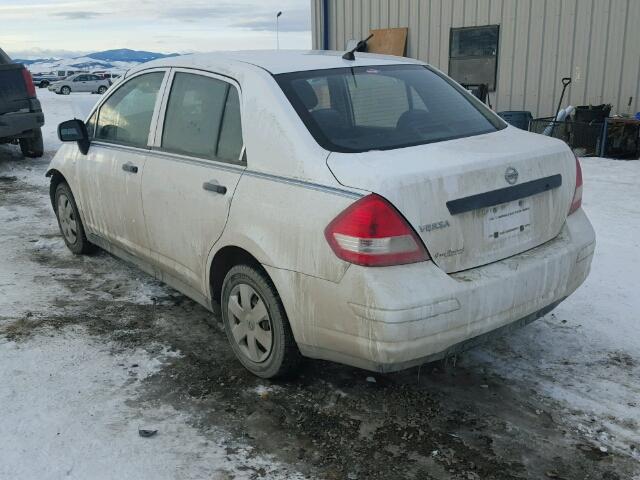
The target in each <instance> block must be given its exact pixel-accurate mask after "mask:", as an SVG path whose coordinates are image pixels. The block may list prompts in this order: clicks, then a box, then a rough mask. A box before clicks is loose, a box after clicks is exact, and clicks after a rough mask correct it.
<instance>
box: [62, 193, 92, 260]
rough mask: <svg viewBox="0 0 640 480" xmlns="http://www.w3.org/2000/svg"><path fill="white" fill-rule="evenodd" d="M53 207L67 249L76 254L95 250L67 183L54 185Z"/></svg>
mask: <svg viewBox="0 0 640 480" xmlns="http://www.w3.org/2000/svg"><path fill="white" fill-rule="evenodd" d="M53 209H54V211H55V212H56V218H57V219H58V226H59V227H60V233H61V234H62V238H64V243H66V245H67V247H68V248H69V250H71V251H72V252H73V253H75V254H76V255H80V254H87V253H91V252H93V251H95V249H96V247H95V245H93V244H92V243H90V242H89V240H87V236H86V234H85V232H84V225H83V224H82V219H81V218H80V213H79V212H78V206H77V205H76V201H75V199H74V198H73V194H72V193H71V189H70V188H69V185H67V184H66V183H65V182H61V183H60V184H58V186H57V187H56V194H55V196H54V204H53Z"/></svg>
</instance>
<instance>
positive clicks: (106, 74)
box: [91, 70, 120, 85]
mask: <svg viewBox="0 0 640 480" xmlns="http://www.w3.org/2000/svg"><path fill="white" fill-rule="evenodd" d="M91 73H93V74H94V75H97V76H98V77H100V78H103V79H105V80H108V81H109V85H113V82H114V81H115V80H116V79H117V78H118V77H120V74H119V73H111V72H105V71H102V70H99V71H97V72H91Z"/></svg>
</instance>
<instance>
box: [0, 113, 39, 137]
mask: <svg viewBox="0 0 640 480" xmlns="http://www.w3.org/2000/svg"><path fill="white" fill-rule="evenodd" d="M42 125H44V114H43V113H42V112H13V113H5V114H4V115H0V138H5V137H20V136H22V135H25V136H26V135H28V134H29V132H30V131H31V130H33V129H34V128H39V127H41V126H42Z"/></svg>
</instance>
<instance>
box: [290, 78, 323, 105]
mask: <svg viewBox="0 0 640 480" xmlns="http://www.w3.org/2000/svg"><path fill="white" fill-rule="evenodd" d="M292 84H293V88H294V90H295V91H296V93H297V94H298V97H300V100H302V103H303V104H304V106H305V108H306V109H307V110H311V109H312V108H315V107H316V105H318V96H317V95H316V92H315V91H314V90H313V87H312V86H311V85H309V82H307V81H306V80H302V79H298V80H294V81H293V82H292Z"/></svg>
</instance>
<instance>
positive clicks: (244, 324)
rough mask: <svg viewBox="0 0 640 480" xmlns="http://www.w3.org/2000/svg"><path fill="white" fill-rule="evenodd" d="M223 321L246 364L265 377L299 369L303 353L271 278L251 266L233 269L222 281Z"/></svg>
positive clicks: (233, 345) (249, 368)
mask: <svg viewBox="0 0 640 480" xmlns="http://www.w3.org/2000/svg"><path fill="white" fill-rule="evenodd" d="M221 305H222V321H223V323H224V329H225V332H226V333H227V338H228V339H229V343H231V348H233V351H234V353H235V355H236V357H237V358H238V360H240V362H241V363H242V365H244V367H245V368H246V369H247V370H249V371H250V372H251V373H253V374H254V375H257V376H259V377H262V378H273V377H283V376H287V375H290V374H292V373H294V372H295V370H296V369H297V367H298V365H299V363H300V359H301V357H300V352H299V351H298V347H297V345H296V343H295V340H294V338H293V333H292V332H291V327H290V326H289V321H288V320H287V315H286V313H285V311H284V307H283V306H282V302H281V301H280V297H279V296H278V292H276V289H275V287H274V286H273V284H272V283H271V281H270V280H269V278H268V277H267V276H266V275H265V274H264V273H263V272H261V271H259V270H257V269H256V268H254V267H251V266H249V265H237V266H235V267H233V268H232V269H231V270H229V273H227V276H226V277H225V279H224V282H223V284H222V302H221Z"/></svg>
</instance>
